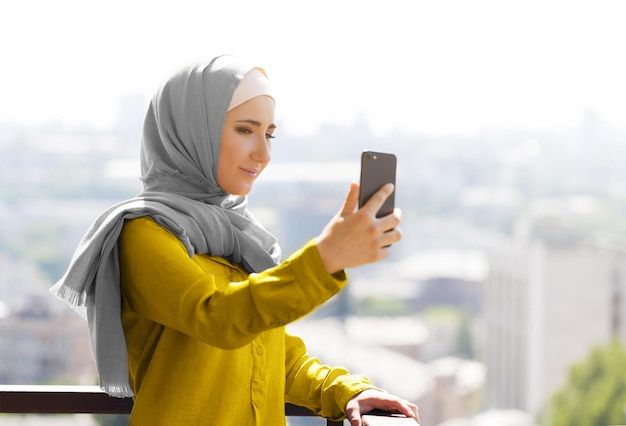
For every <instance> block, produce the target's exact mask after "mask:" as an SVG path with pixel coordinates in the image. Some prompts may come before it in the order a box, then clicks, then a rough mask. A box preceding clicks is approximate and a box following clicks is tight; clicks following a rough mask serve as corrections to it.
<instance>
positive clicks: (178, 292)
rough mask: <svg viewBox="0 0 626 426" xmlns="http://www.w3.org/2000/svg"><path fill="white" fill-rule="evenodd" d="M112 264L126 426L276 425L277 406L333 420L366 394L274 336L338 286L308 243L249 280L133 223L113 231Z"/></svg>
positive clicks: (338, 277) (337, 370)
mask: <svg viewBox="0 0 626 426" xmlns="http://www.w3.org/2000/svg"><path fill="white" fill-rule="evenodd" d="M119 257H120V265H121V266H120V268H121V271H120V273H121V282H122V323H123V327H124V333H125V336H126V342H127V345H128V356H129V370H130V371H129V374H130V383H131V386H132V387H133V390H134V392H135V403H134V408H133V411H132V413H131V416H130V424H131V425H140V426H143V425H201V424H206V425H208V424H212V425H213V424H215V425H237V426H241V425H281V424H282V425H284V424H285V416H284V404H285V402H290V403H292V404H296V405H300V406H304V407H307V408H309V409H311V410H313V411H314V412H315V413H317V414H318V415H320V416H323V417H327V418H332V419H335V420H338V419H341V418H344V417H345V414H344V407H345V405H346V403H347V402H348V400H349V399H350V398H351V397H352V396H354V395H355V394H357V393H358V392H361V391H363V390H365V389H369V388H372V387H373V386H372V385H371V384H370V383H369V381H368V380H367V378H365V377H363V376H357V375H350V374H349V373H348V372H347V371H346V370H345V369H344V368H341V367H329V366H326V365H323V364H321V363H320V362H319V360H318V359H317V358H314V357H311V356H309V355H308V354H307V352H306V347H305V345H304V343H303V342H302V340H300V339H299V338H298V337H295V336H291V335H289V334H288V333H286V331H285V327H284V326H285V324H287V323H289V322H292V321H294V320H296V319H298V318H300V317H302V316H304V315H306V314H308V313H309V312H311V311H312V310H313V309H315V308H316V307H317V306H319V305H320V304H322V303H323V302H325V301H326V300H328V299H329V298H330V297H332V296H333V295H334V294H336V293H337V292H339V291H340V290H341V288H343V286H344V285H345V284H346V280H347V277H346V276H345V274H344V273H340V274H335V275H329V274H328V273H326V270H325V268H324V265H323V263H322V260H321V259H320V257H319V253H318V252H317V248H316V246H315V244H314V242H313V241H310V242H309V243H307V244H306V245H305V246H304V247H303V248H302V249H300V250H299V251H297V252H296V253H294V254H293V255H292V256H290V257H289V258H288V259H287V260H286V261H284V262H283V263H281V264H280V265H279V266H277V267H274V268H271V269H269V270H266V271H264V272H261V273H253V274H249V275H248V273H247V272H246V271H245V270H243V269H242V268H240V267H238V266H237V265H233V264H231V263H229V262H228V261H226V260H224V259H223V258H221V257H214V256H208V255H201V254H200V255H198V254H197V255H195V256H194V257H193V258H189V255H188V254H187V250H186V249H185V247H184V246H183V244H182V243H181V242H180V241H179V240H178V239H177V238H176V237H175V236H174V235H173V234H172V233H170V232H169V231H168V230H166V229H165V228H163V227H161V226H160V225H158V224H157V223H156V222H154V221H153V220H152V219H150V218H148V217H144V218H138V219H133V220H130V221H127V222H126V224H125V225H124V228H123V230H122V235H121V237H120V240H119ZM112 349H114V348H112Z"/></svg>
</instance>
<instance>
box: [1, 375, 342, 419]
mask: <svg viewBox="0 0 626 426" xmlns="http://www.w3.org/2000/svg"><path fill="white" fill-rule="evenodd" d="M132 407H133V400H132V399H130V398H113V397H110V396H108V395H107V394H106V393H104V392H103V391H101V390H100V388H99V387H98V386H46V385H44V386H30V385H28V386H22V385H0V413H14V414H79V413H80V414H128V413H130V410H131V408H132ZM285 415H286V416H287V417H303V416H306V417H315V414H314V413H313V412H312V411H310V410H308V409H306V408H304V407H299V406H297V405H293V404H285ZM326 425H327V426H339V425H343V422H334V421H332V420H326Z"/></svg>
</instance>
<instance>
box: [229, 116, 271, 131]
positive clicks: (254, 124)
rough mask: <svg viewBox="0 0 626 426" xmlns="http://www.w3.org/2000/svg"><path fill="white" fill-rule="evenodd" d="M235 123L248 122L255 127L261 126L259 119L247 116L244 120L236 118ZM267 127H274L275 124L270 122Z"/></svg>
mask: <svg viewBox="0 0 626 426" xmlns="http://www.w3.org/2000/svg"><path fill="white" fill-rule="evenodd" d="M235 123H248V124H252V125H253V126H256V127H261V122H260V121H257V120H253V119H251V118H248V119H245V120H237V121H235ZM268 129H272V130H274V129H276V124H273V123H272V124H270V125H269V126H268Z"/></svg>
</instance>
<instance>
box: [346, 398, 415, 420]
mask: <svg viewBox="0 0 626 426" xmlns="http://www.w3.org/2000/svg"><path fill="white" fill-rule="evenodd" d="M375 409H378V410H383V411H389V412H393V413H400V414H404V415H405V416H407V417H409V418H412V419H414V420H415V424H416V425H417V424H418V423H419V421H420V419H419V414H418V411H419V409H418V408H417V405H415V404H413V403H410V402H408V401H405V400H403V399H400V398H398V397H397V396H394V395H391V394H388V393H385V392H381V391H379V390H376V389H368V390H365V391H363V392H361V393H359V394H356V395H355V396H353V397H352V399H351V400H350V401H348V403H347V404H346V416H347V417H348V421H349V422H350V426H361V424H362V423H361V416H362V415H363V414H367V413H369V412H370V411H372V410H375Z"/></svg>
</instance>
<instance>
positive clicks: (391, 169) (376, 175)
mask: <svg viewBox="0 0 626 426" xmlns="http://www.w3.org/2000/svg"><path fill="white" fill-rule="evenodd" d="M386 183H393V184H394V185H395V184H396V156H395V155H394V154H390V153H386V152H375V151H363V153H362V154H361V184H360V185H361V188H360V192H359V208H361V207H363V205H364V204H365V203H367V200H369V199H370V197H371V196H372V195H374V193H375V192H376V191H378V190H379V189H380V188H381V187H382V186H383V185H385V184H386ZM394 204H395V191H394V192H393V193H392V194H391V195H390V196H389V197H388V198H387V200H385V203H384V204H383V205H382V207H381V208H380V210H379V211H378V213H377V214H376V217H383V216H386V215H388V214H390V213H391V212H393V208H394Z"/></svg>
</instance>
